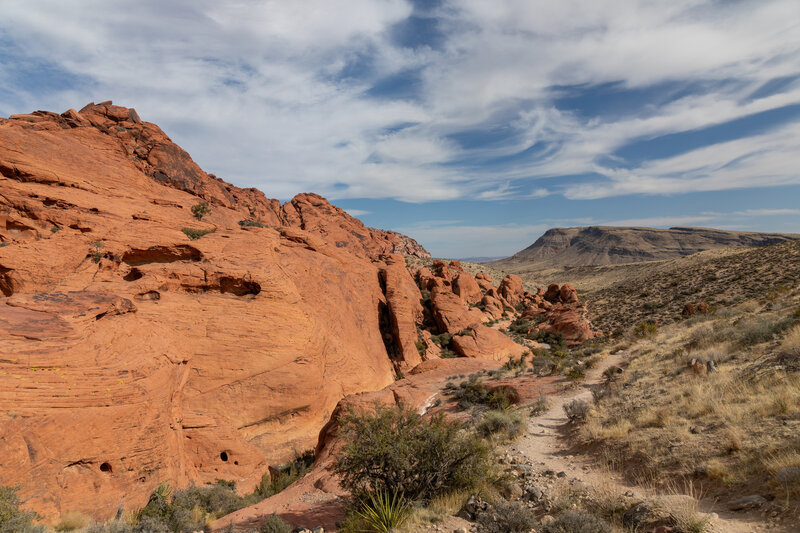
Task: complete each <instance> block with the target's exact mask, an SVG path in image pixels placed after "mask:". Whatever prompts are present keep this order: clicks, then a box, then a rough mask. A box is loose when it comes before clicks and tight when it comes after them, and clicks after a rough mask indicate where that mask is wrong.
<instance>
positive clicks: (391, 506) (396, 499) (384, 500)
mask: <svg viewBox="0 0 800 533" xmlns="http://www.w3.org/2000/svg"><path fill="white" fill-rule="evenodd" d="M409 512H410V506H409V505H408V503H407V502H406V500H405V498H404V497H403V496H402V494H397V493H394V494H389V493H388V492H387V491H384V490H380V489H379V490H377V491H375V492H374V493H370V494H369V495H368V497H367V498H366V499H365V500H363V501H362V502H361V507H360V509H358V510H357V511H356V514H357V515H358V516H359V517H361V519H362V520H363V521H364V523H365V524H366V525H367V526H368V527H369V528H370V530H371V531H380V532H384V531H394V530H395V528H398V527H400V526H402V525H403V523H404V522H405V521H406V520H407V519H408V515H409Z"/></svg>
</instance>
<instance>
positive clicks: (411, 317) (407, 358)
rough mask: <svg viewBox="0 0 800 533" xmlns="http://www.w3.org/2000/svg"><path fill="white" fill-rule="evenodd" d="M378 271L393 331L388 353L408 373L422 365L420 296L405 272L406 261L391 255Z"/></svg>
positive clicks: (389, 336) (390, 336)
mask: <svg viewBox="0 0 800 533" xmlns="http://www.w3.org/2000/svg"><path fill="white" fill-rule="evenodd" d="M383 259H384V261H385V263H386V266H385V267H384V268H382V269H381V271H380V275H381V281H382V284H383V286H384V287H385V291H384V292H385V295H386V306H387V309H386V312H387V313H388V319H389V325H390V327H391V329H392V331H391V335H388V336H387V337H388V343H387V351H388V353H389V356H390V357H391V358H392V360H393V361H395V364H396V365H397V366H398V367H399V368H400V369H402V370H408V369H410V368H413V367H415V366H416V365H418V364H419V363H421V362H422V359H421V356H420V353H419V351H418V350H417V341H418V340H419V339H418V338H417V323H421V322H422V304H421V303H420V302H421V300H422V296H421V295H420V292H419V289H418V288H417V286H416V285H415V284H414V280H413V279H412V278H411V275H410V274H409V272H408V269H407V268H406V262H405V258H403V257H402V256H400V255H396V254H390V255H387V256H384V257H383Z"/></svg>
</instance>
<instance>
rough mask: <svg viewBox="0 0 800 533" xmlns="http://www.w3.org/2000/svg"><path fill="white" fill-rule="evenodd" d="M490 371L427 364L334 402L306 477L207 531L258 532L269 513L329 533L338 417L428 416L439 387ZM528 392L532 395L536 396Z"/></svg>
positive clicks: (485, 365)
mask: <svg viewBox="0 0 800 533" xmlns="http://www.w3.org/2000/svg"><path fill="white" fill-rule="evenodd" d="M496 366H497V363H494V362H491V361H480V360H475V359H437V360H433V361H427V362H424V363H422V364H421V365H419V366H418V367H417V368H415V369H414V370H413V371H412V372H411V373H410V374H409V376H408V377H407V378H405V379H402V380H399V381H396V382H395V383H393V384H392V385H390V386H389V387H387V388H386V389H383V390H380V391H376V392H369V393H363V394H356V395H352V396H348V397H347V398H345V399H343V400H342V401H341V402H340V404H339V405H338V406H337V407H336V409H335V411H334V412H333V414H332V415H331V420H330V422H329V423H328V424H327V425H326V426H325V427H324V428H323V429H322V430H321V431H320V435H319V445H318V446H317V450H316V451H317V454H316V461H315V463H314V467H313V469H312V471H311V472H310V473H309V474H308V475H306V476H305V477H304V478H302V479H301V480H300V481H298V482H296V483H294V484H292V485H290V486H289V487H288V488H287V489H286V490H284V491H283V492H281V493H279V494H276V495H275V496H272V497H271V498H267V499H266V500H264V501H262V502H260V503H257V504H255V505H253V506H251V507H247V508H245V509H241V510H239V511H236V512H235V513H232V514H230V515H228V516H225V517H223V518H220V519H219V520H217V521H216V522H215V523H214V524H213V525H212V531H215V532H222V531H226V528H227V527H228V525H229V524H230V523H233V524H234V525H236V526H237V527H238V528H241V529H248V528H255V527H259V526H260V525H261V524H262V523H263V521H264V519H265V518H266V517H267V516H269V515H271V514H273V513H276V514H278V516H280V517H282V518H283V519H284V520H287V521H288V522H290V523H292V524H298V523H300V524H308V525H309V526H311V525H314V526H316V525H321V526H323V527H324V528H325V530H326V531H328V530H332V529H334V528H335V525H336V522H337V521H338V520H340V519H341V518H343V516H344V501H343V500H342V496H346V493H345V492H344V491H343V489H342V488H341V487H340V486H339V483H338V481H337V479H336V476H335V475H334V473H333V467H334V464H335V458H336V454H337V452H338V450H339V449H340V448H341V441H340V440H339V437H338V434H337V429H338V420H339V417H340V415H341V413H344V412H346V411H347V410H348V409H356V410H362V411H370V410H372V409H374V407H375V405H376V404H378V405H383V406H395V405H398V404H401V403H402V404H403V405H404V406H406V407H410V408H413V409H416V410H417V411H418V412H420V413H427V412H429V411H432V409H431V408H432V406H433V405H434V404H435V403H436V400H437V399H441V388H442V383H444V382H445V381H447V380H448V379H449V378H452V377H453V376H455V375H461V374H464V373H467V374H470V373H473V372H477V371H479V370H486V369H490V368H494V367H496ZM530 388H531V389H532V390H536V391H537V392H538V390H539V389H538V388H533V387H530ZM537 397H538V396H537Z"/></svg>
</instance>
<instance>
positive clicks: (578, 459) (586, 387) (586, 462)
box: [508, 352, 797, 533]
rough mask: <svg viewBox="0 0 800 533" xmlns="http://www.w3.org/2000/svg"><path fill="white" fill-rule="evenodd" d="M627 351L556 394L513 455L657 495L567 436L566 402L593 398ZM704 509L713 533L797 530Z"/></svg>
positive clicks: (599, 483)
mask: <svg viewBox="0 0 800 533" xmlns="http://www.w3.org/2000/svg"><path fill="white" fill-rule="evenodd" d="M625 360H626V354H625V353H624V352H621V353H617V354H613V355H610V356H608V357H607V358H606V359H605V360H603V361H602V362H601V363H599V364H598V365H597V366H595V367H593V368H592V369H590V370H589V371H588V372H587V375H586V379H585V381H584V382H583V384H582V385H581V386H580V387H577V388H574V389H568V390H565V391H564V392H562V393H561V394H558V395H556V396H553V397H551V398H549V399H550V406H549V408H548V409H547V411H546V412H544V413H542V414H541V415H538V416H535V417H532V418H531V419H530V422H529V424H528V432H527V433H526V434H525V436H524V437H522V438H521V439H520V440H518V441H515V442H513V443H512V444H510V445H509V447H508V452H509V454H511V455H512V456H516V457H521V458H524V460H525V461H526V462H530V464H532V465H533V466H534V469H537V468H538V469H539V470H540V471H546V470H552V471H555V472H565V473H566V474H567V479H570V480H572V479H574V480H576V481H578V482H580V483H582V484H584V485H585V486H587V487H594V488H598V489H602V490H604V491H609V490H610V491H613V492H615V493H618V494H624V493H626V492H628V493H629V494H630V492H633V493H634V494H636V495H644V496H656V495H655V494H652V493H650V492H649V491H648V490H647V489H646V488H644V487H640V486H636V485H633V484H630V483H627V482H626V481H624V480H622V479H621V478H620V476H617V475H615V474H613V473H611V472H609V471H608V470H607V469H605V468H603V467H602V466H601V465H598V464H597V462H596V461H595V460H594V459H593V458H592V457H590V456H587V455H577V454H574V451H571V450H570V447H571V446H570V443H569V441H568V439H567V437H566V433H567V432H568V431H569V427H570V422H569V420H568V419H567V417H566V415H565V414H564V404H566V403H568V402H571V401H572V400H575V399H582V400H586V401H587V402H590V403H591V401H592V393H591V388H592V386H594V385H598V384H600V383H601V382H602V380H603V371H604V370H606V369H607V368H609V367H610V366H612V365H617V366H622V367H624V365H625ZM698 509H699V510H700V511H701V512H704V513H708V514H710V515H711V518H712V520H711V523H710V526H711V530H710V532H713V533H751V532H759V531H770V532H776V533H782V532H789V531H797V530H796V529H795V530H793V529H786V528H780V527H778V526H775V525H766V524H764V520H763V517H761V516H760V515H757V514H751V515H748V514H744V513H732V512H729V511H726V510H724V509H722V508H721V506H720V504H718V503H717V502H714V501H710V500H701V501H699V502H698Z"/></svg>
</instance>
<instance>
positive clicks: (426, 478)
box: [335, 405, 491, 501]
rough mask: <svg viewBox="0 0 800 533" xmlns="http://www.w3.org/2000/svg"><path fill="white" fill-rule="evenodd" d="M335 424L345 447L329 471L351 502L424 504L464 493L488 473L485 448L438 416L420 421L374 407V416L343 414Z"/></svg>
mask: <svg viewBox="0 0 800 533" xmlns="http://www.w3.org/2000/svg"><path fill="white" fill-rule="evenodd" d="M340 424H341V434H342V437H343V441H344V442H345V445H344V447H343V448H342V452H341V454H340V456H339V459H338V461H337V464H336V467H335V469H336V472H337V473H338V474H339V475H340V476H341V484H342V486H343V487H344V488H345V489H347V490H349V491H350V493H351V494H352V495H353V496H354V497H355V498H356V500H357V501H364V497H365V495H367V494H369V493H372V492H375V491H378V490H382V491H386V492H387V493H389V494H392V495H394V494H401V493H402V494H405V496H406V497H407V498H408V499H410V500H423V501H425V500H429V499H430V498H432V497H434V496H436V495H439V494H442V493H445V492H449V491H453V490H470V489H472V488H474V487H475V486H477V485H478V483H480V482H481V481H483V480H484V479H486V478H487V477H488V476H489V475H490V472H491V468H490V461H489V458H490V448H489V446H488V445H487V444H486V442H485V441H484V440H483V439H481V438H479V437H478V436H476V435H475V434H472V433H468V432H466V431H464V429H463V427H462V425H461V424H460V423H458V422H451V421H448V420H446V419H445V418H444V416H442V415H437V416H434V417H432V418H431V419H429V420H425V419H423V418H422V417H421V416H420V415H419V414H417V413H416V412H414V411H413V410H411V409H406V408H405V407H394V408H387V407H382V406H377V405H376V407H375V412H374V413H364V412H356V411H354V410H350V411H348V412H347V413H345V414H344V415H343V416H342V419H341V421H340Z"/></svg>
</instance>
